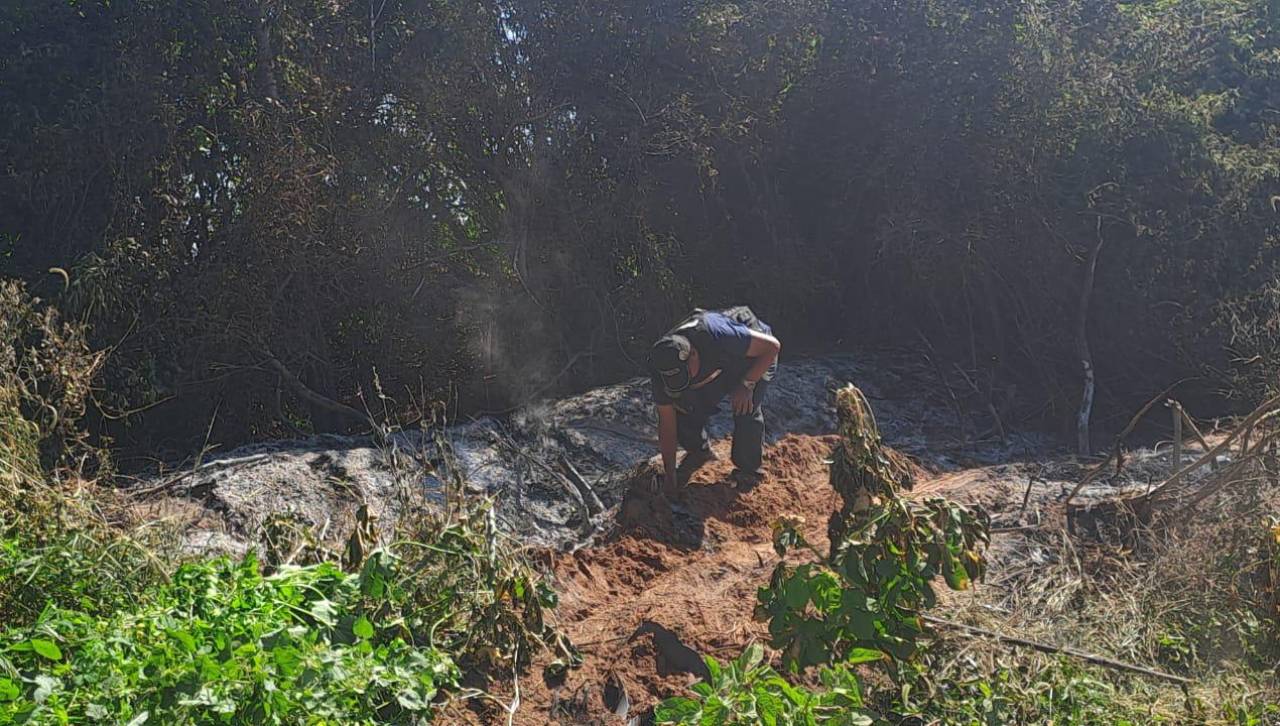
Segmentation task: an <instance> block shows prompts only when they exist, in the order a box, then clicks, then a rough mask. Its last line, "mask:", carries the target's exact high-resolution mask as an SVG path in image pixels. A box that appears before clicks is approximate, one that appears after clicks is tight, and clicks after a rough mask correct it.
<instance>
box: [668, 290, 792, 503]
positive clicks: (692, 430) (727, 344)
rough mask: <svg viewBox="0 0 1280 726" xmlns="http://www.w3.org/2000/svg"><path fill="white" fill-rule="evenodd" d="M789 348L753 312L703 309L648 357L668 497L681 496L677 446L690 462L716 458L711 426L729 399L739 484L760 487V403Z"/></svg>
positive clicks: (743, 309) (731, 309)
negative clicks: (709, 433)
mask: <svg viewBox="0 0 1280 726" xmlns="http://www.w3.org/2000/svg"><path fill="white" fill-rule="evenodd" d="M781 349H782V344H781V343H779V342H778V339H777V338H775V337H773V330H772V329H771V328H770V327H769V326H768V325H766V324H765V323H764V321H762V320H760V319H759V318H757V317H756V316H755V314H754V313H752V312H751V309H750V308H747V307H734V308H729V309H728V310H722V311H706V310H696V311H694V313H693V314H692V315H690V316H689V317H688V318H685V320H684V321H683V322H681V323H680V324H679V325H677V326H676V327H674V328H672V329H671V330H670V331H668V332H667V334H666V335H663V336H662V337H661V338H660V339H659V340H658V342H657V343H654V345H653V348H652V349H651V350H650V353H649V369H650V372H651V374H652V376H653V401H654V405H655V406H656V407H657V409H658V449H659V450H660V452H661V454H662V471H663V480H662V486H663V490H664V491H667V492H672V491H675V489H676V484H677V479H676V446H677V444H679V446H680V447H681V448H683V449H684V450H685V452H686V455H685V461H686V462H689V461H690V460H692V461H694V462H697V461H705V460H706V459H709V458H712V457H713V454H712V453H711V444H710V442H709V441H708V440H707V429H706V426H707V420H708V419H709V418H711V416H712V414H714V413H715V412H716V411H718V410H719V408H720V402H721V401H723V400H724V399H725V398H726V397H728V399H729V405H730V406H731V407H732V409H733V450H732V452H733V453H732V459H733V464H734V467H735V469H734V472H733V477H734V480H735V482H737V484H738V485H739V486H741V487H743V488H746V487H750V486H754V485H755V484H756V483H758V482H759V481H760V478H761V476H762V475H763V473H764V472H763V471H762V469H761V468H760V461H761V457H762V455H763V447H764V410H763V408H762V406H761V403H762V402H763V401H764V396H765V392H766V390H767V389H768V386H769V381H771V380H773V375H774V373H775V372H776V371H777V368H778V352H779V351H780V350H781Z"/></svg>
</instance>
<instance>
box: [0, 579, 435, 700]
mask: <svg viewBox="0 0 1280 726" xmlns="http://www.w3.org/2000/svg"><path fill="white" fill-rule="evenodd" d="M370 584H371V583H370V578H369V577H368V576H367V575H361V576H352V575H348V574H346V573H343V572H342V571H341V570H339V569H338V568H337V567H336V566H334V565H332V564H319V565H313V566H309V567H284V568H282V569H281V570H280V571H279V572H276V573H274V574H272V575H268V576H264V575H263V574H262V572H261V569H260V567H259V565H258V562H257V561H256V559H254V558H252V557H249V558H247V559H245V560H244V561H243V562H240V563H238V564H237V563H232V562H230V561H228V560H225V559H220V560H211V561H206V562H201V563H196V564H191V565H186V566H184V567H182V568H180V569H179V570H178V571H177V572H176V573H175V574H174V576H173V578H172V580H171V581H169V582H167V583H165V584H164V585H162V586H160V587H158V588H155V589H154V590H151V591H148V592H146V593H145V594H144V595H143V597H142V598H141V601H140V602H139V603H138V604H137V605H136V607H134V608H131V609H128V610H123V611H121V612H118V613H116V614H115V615H113V616H109V617H95V616H93V615H91V614H89V613H87V612H80V611H74V610H66V609H60V608H51V609H49V610H47V611H46V612H45V613H44V614H43V615H42V616H41V617H40V619H39V620H38V621H37V622H36V623H35V624H33V625H32V626H30V627H27V628H15V629H11V630H10V631H8V632H6V633H5V634H4V638H3V648H2V650H0V674H2V675H0V721H4V722H14V721H22V722H26V723H50V724H52V723H88V722H94V721H103V720H106V721H110V722H113V723H130V724H142V723H192V722H199V723H255V724H276V723H387V722H393V723H394V722H404V723H408V722H412V721H414V720H418V719H422V718H426V717H429V715H430V712H431V708H432V702H433V701H434V700H435V699H436V697H437V695H438V694H439V693H440V691H441V689H442V688H447V687H450V686H453V685H454V684H456V682H457V680H458V678H459V672H458V668H457V666H456V665H455V664H454V662H453V660H452V658H450V656H449V655H448V654H447V653H445V652H444V651H442V650H440V649H437V648H434V647H431V646H425V645H422V644H415V643H413V642H412V639H411V638H407V637H406V633H405V631H404V629H403V627H402V626H401V624H400V623H398V622H395V621H388V620H385V619H383V618H381V617H380V616H379V614H378V608H377V605H376V603H371V602H370V601H369V600H368V599H367V598H366V593H367V591H368V590H369V588H370Z"/></svg>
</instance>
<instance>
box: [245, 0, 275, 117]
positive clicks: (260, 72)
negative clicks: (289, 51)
mask: <svg viewBox="0 0 1280 726" xmlns="http://www.w3.org/2000/svg"><path fill="white" fill-rule="evenodd" d="M249 3H250V4H251V5H252V7H253V20H254V28H253V41H254V45H255V46H256V48H255V57H254V61H255V62H254V66H255V68H254V71H255V73H256V75H257V77H258V78H257V80H258V88H259V90H260V91H261V92H262V95H263V97H265V98H267V99H270V100H273V101H279V100H280V87H279V86H278V85H277V84H276V70H275V66H276V53H275V46H274V45H272V43H271V15H270V12H269V11H268V9H267V8H266V7H264V6H265V4H266V3H265V0H249Z"/></svg>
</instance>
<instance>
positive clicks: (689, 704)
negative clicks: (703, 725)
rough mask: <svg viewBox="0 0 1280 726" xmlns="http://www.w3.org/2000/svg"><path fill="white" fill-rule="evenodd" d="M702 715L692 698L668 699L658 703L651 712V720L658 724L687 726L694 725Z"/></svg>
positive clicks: (700, 707) (700, 708)
mask: <svg viewBox="0 0 1280 726" xmlns="http://www.w3.org/2000/svg"><path fill="white" fill-rule="evenodd" d="M701 714H702V706H700V705H699V704H698V702H697V701H695V700H693V699H692V698H683V697H677V698H668V699H667V700H665V701H663V702H662V703H659V704H658V706H657V707H656V708H655V709H654V710H653V718H654V720H655V721H657V722H658V723H660V724H664V723H676V724H689V723H696V722H697V721H696V719H697V718H698V717H699V716H700V715H701Z"/></svg>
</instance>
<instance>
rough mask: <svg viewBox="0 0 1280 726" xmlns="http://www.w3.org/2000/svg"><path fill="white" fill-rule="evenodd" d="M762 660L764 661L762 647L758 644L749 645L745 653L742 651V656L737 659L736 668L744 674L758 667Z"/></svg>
mask: <svg viewBox="0 0 1280 726" xmlns="http://www.w3.org/2000/svg"><path fill="white" fill-rule="evenodd" d="M763 660H764V647H763V646H761V645H760V644H759V643H752V644H751V645H749V646H747V649H746V651H744V652H743V654H742V656H741V657H740V658H739V660H738V667H739V668H741V669H742V670H743V671H744V672H745V671H749V670H751V669H752V668H755V667H756V666H758V665H760V663H761V661H763Z"/></svg>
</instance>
